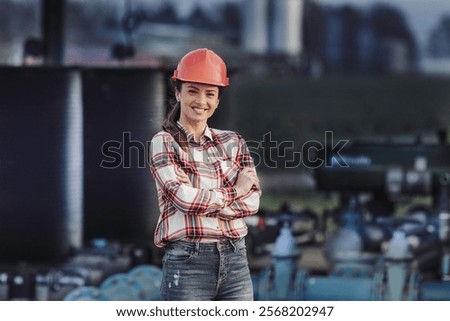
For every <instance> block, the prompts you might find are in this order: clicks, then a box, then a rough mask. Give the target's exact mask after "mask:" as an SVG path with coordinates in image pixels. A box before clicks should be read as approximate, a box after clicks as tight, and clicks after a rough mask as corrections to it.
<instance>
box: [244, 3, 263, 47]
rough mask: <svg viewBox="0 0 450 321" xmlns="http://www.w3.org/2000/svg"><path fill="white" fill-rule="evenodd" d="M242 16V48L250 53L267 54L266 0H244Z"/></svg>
mask: <svg viewBox="0 0 450 321" xmlns="http://www.w3.org/2000/svg"><path fill="white" fill-rule="evenodd" d="M243 17H244V19H243V22H244V23H243V49H244V50H245V51H246V52H248V53H251V54H258V55H264V54H267V51H268V45H269V44H268V42H269V37H268V32H269V29H268V18H269V16H268V0H246V1H244V3H243Z"/></svg>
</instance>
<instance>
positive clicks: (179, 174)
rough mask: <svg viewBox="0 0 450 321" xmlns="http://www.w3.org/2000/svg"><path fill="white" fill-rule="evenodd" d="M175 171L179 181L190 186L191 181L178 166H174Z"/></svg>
mask: <svg viewBox="0 0 450 321" xmlns="http://www.w3.org/2000/svg"><path fill="white" fill-rule="evenodd" d="M175 173H176V174H177V178H178V180H179V181H180V183H181V184H185V185H188V186H191V187H192V183H191V181H190V180H189V177H188V176H187V174H186V173H185V172H184V171H183V170H182V169H181V168H179V167H176V168H175Z"/></svg>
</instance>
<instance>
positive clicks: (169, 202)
mask: <svg viewBox="0 0 450 321" xmlns="http://www.w3.org/2000/svg"><path fill="white" fill-rule="evenodd" d="M178 126H180V128H181V129H182V130H183V131H184V132H185V133H186V134H187V141H188V142H189V148H188V151H184V150H183V149H182V148H181V147H180V145H179V144H178V143H177V142H176V141H175V139H174V138H173V136H172V135H171V134H169V133H167V132H165V131H161V132H159V133H157V134H156V135H155V136H154V137H153V139H152V141H151V148H150V170H151V173H152V175H153V177H154V179H155V181H156V188H157V190H158V201H159V208H160V216H159V219H158V223H157V226H156V230H155V244H156V245H157V246H159V247H163V246H165V245H166V243H167V242H169V241H176V240H185V241H193V242H216V241H221V240H226V239H239V238H241V237H243V236H245V235H246V234H247V225H246V224H245V222H244V219H243V218H244V217H246V216H248V215H252V214H255V213H256V212H257V211H258V207H259V198H260V196H261V191H260V190H259V189H257V188H256V187H253V188H252V190H251V191H250V192H249V193H248V194H246V195H244V196H242V197H240V198H237V197H236V190H235V189H234V184H235V182H236V179H237V176H238V173H239V171H240V170H241V169H243V168H244V167H249V166H250V167H254V164H253V159H252V157H251V155H250V152H249V150H248V148H247V145H246V144H245V141H244V139H243V138H242V137H241V136H240V135H239V134H237V133H235V132H232V131H223V130H217V129H211V128H209V127H206V129H205V131H204V133H203V136H202V137H201V139H200V143H196V142H195V141H194V140H193V135H192V134H191V133H189V132H187V131H186V129H184V128H183V127H182V125H181V124H180V123H178ZM177 167H178V168H181V169H183V170H184V172H185V173H186V174H187V175H188V177H189V179H190V181H191V183H192V186H189V185H188V184H181V183H180V181H179V180H178V179H177V174H176V172H175V168H177Z"/></svg>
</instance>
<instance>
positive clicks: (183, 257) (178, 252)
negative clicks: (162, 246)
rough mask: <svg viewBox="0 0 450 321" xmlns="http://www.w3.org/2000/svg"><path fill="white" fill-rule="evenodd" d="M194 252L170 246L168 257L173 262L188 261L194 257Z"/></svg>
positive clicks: (167, 251)
mask: <svg viewBox="0 0 450 321" xmlns="http://www.w3.org/2000/svg"><path fill="white" fill-rule="evenodd" d="M193 253H194V252H193V251H189V250H187V249H184V248H178V247H175V248H169V249H167V250H166V259H167V261H169V262H173V263H186V262H189V260H190V259H191V258H192V255H193Z"/></svg>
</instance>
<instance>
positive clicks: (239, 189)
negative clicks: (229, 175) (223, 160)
mask: <svg viewBox="0 0 450 321" xmlns="http://www.w3.org/2000/svg"><path fill="white" fill-rule="evenodd" d="M253 186H255V187H256V188H257V189H261V187H260V185H259V179H258V176H257V175H256V171H255V169H254V168H252V167H244V168H243V169H242V170H241V171H240V172H239V176H238V178H237V181H236V184H235V185H234V188H235V189H236V193H237V197H241V196H244V195H246V194H247V193H248V192H250V190H251V189H252V187H253Z"/></svg>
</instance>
